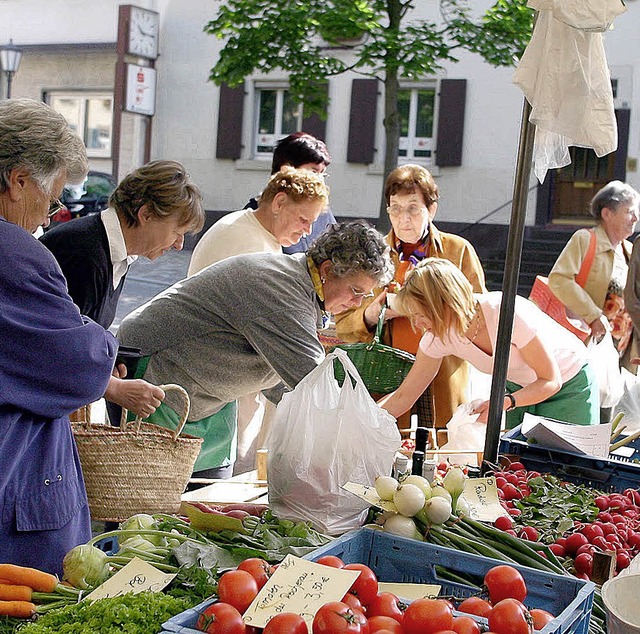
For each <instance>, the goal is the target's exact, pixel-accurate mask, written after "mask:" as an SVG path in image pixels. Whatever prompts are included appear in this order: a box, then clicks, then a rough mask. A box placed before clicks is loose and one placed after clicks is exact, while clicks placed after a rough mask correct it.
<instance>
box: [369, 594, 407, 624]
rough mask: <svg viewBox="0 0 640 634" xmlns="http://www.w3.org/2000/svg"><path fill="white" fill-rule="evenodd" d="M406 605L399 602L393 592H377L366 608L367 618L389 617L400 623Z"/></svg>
mask: <svg viewBox="0 0 640 634" xmlns="http://www.w3.org/2000/svg"><path fill="white" fill-rule="evenodd" d="M406 609H407V605H406V604H405V603H403V602H402V601H400V599H398V597H397V596H396V595H395V594H393V592H379V593H378V594H377V595H376V597H375V598H374V599H373V601H371V603H369V606H368V607H367V616H368V617H371V616H390V617H391V618H392V619H395V620H396V621H398V623H402V619H403V617H404V611H405V610H406Z"/></svg>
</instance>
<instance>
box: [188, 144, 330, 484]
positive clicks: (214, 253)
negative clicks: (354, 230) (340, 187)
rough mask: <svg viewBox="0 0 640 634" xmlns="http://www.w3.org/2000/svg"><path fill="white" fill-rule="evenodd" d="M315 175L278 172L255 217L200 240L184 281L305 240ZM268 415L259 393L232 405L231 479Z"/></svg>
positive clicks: (318, 182) (246, 466)
mask: <svg viewBox="0 0 640 634" xmlns="http://www.w3.org/2000/svg"><path fill="white" fill-rule="evenodd" d="M287 138H288V137H287ZM312 138H313V137H312ZM318 143H321V142H318ZM323 145H324V144H323ZM276 149H277V148H276ZM298 149H299V151H301V152H302V153H303V154H304V153H305V151H306V152H308V151H309V149H308V148H307V144H306V142H305V143H304V144H303V145H302V147H299V148H298ZM280 155H281V152H279V153H278V156H280ZM313 155H314V156H316V154H315V152H314V154H313ZM328 160H330V159H328ZM274 161H275V154H274ZM307 168H309V169H307ZM312 168H313V169H312ZM322 168H323V169H324V165H322ZM317 169H319V168H318V167H317V166H316V165H315V164H310V165H306V164H305V165H304V166H303V169H297V168H293V167H290V166H288V165H284V166H282V167H281V169H280V170H279V171H276V173H275V174H274V175H273V176H272V177H271V179H270V180H269V182H268V183H267V186H266V187H265V189H264V191H263V192H262V195H261V196H260V204H259V205H258V206H257V209H256V210H255V211H254V210H253V208H251V207H250V206H249V207H247V208H246V209H243V210H242V211H235V212H233V213H231V214H228V215H227V216H224V218H222V219H220V220H219V221H218V222H216V224H214V225H213V227H211V229H209V230H208V231H207V232H206V233H205V234H204V235H203V236H202V238H201V239H200V241H199V242H198V244H197V245H196V248H195V249H194V251H193V255H192V256H191V263H190V264H189V275H193V274H194V273H197V272H198V271H201V270H202V269H203V268H205V267H207V266H209V265H211V264H213V263H214V262H219V261H220V260H224V259H225V258H228V257H231V256H233V255H241V254H245V253H282V249H283V247H287V246H291V245H295V244H297V243H298V242H299V241H300V239H301V237H302V236H306V235H308V234H309V233H310V232H311V229H312V226H313V224H314V221H315V220H316V219H317V218H318V216H319V215H320V214H321V212H323V211H324V209H326V207H327V203H328V200H329V190H328V189H327V187H326V185H325V183H324V178H323V177H322V176H321V175H320V173H318V172H317ZM271 409H272V408H270V406H269V402H268V401H267V399H266V398H265V396H264V395H262V394H261V393H260V392H258V393H256V394H246V395H245V396H243V397H242V398H240V399H239V400H238V446H237V462H236V465H235V471H236V473H241V472H244V471H250V470H251V469H253V468H254V465H255V460H256V452H257V449H258V448H259V446H260V444H261V443H262V441H263V440H264V438H265V437H266V435H267V433H268V431H269V422H270V420H271V418H272V413H273V412H272V411H270V410H271Z"/></svg>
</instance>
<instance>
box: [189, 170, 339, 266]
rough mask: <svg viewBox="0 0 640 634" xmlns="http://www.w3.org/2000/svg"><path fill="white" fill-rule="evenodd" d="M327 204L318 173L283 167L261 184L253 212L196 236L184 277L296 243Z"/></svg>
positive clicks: (225, 220)
mask: <svg viewBox="0 0 640 634" xmlns="http://www.w3.org/2000/svg"><path fill="white" fill-rule="evenodd" d="M328 200H329V191H328V189H327V187H326V185H325V184H324V178H323V177H322V176H321V175H320V174H317V173H315V172H313V171H311V170H306V169H304V170H298V169H295V168H293V167H289V166H284V167H283V168H282V169H281V170H280V171H279V172H276V174H274V175H273V176H272V177H271V179H270V180H269V182H268V183H267V186H266V187H265V189H264V191H263V192H262V194H261V195H260V202H259V204H258V208H257V209H256V210H253V209H251V208H247V209H242V210H240V211H235V212H233V213H230V214H227V215H226V216H224V217H223V218H221V219H220V220H218V222H216V223H215V224H214V225H213V227H211V229H209V230H208V231H207V232H206V233H205V234H204V235H203V236H202V238H200V240H199V241H198V244H197V245H196V248H195V249H194V250H193V255H192V256H191V262H190V264H189V275H193V274H194V273H197V272H198V271H201V270H202V269H204V268H205V267H207V266H209V265H210V264H213V263H214V262H218V261H220V260H224V259H225V258H228V257H231V256H232V255H239V254H241V253H282V247H288V246H291V245H294V244H296V243H297V242H298V241H299V240H300V238H302V237H303V236H306V235H308V234H309V233H310V232H311V228H312V226H313V223H314V221H315V220H316V219H317V218H318V216H319V215H320V214H321V213H322V211H323V210H324V209H325V208H326V206H327V203H328Z"/></svg>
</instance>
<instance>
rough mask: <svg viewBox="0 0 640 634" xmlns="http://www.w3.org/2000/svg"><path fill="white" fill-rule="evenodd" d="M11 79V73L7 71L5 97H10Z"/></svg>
mask: <svg viewBox="0 0 640 634" xmlns="http://www.w3.org/2000/svg"><path fill="white" fill-rule="evenodd" d="M12 81H13V73H12V72H9V71H7V99H11V82H12Z"/></svg>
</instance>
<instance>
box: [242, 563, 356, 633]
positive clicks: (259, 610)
mask: <svg viewBox="0 0 640 634" xmlns="http://www.w3.org/2000/svg"><path fill="white" fill-rule="evenodd" d="M359 574H360V572H359V571H358V570H342V569H340V568H332V567H330V566H323V565H322V564H317V563H315V562H313V561H307V560H306V559H300V558H299V557H294V556H293V555H287V556H286V557H285V558H284V560H283V561H282V563H281V564H280V565H279V566H278V569H277V570H276V571H275V572H274V573H273V575H271V577H270V578H269V581H267V583H266V585H265V586H264V587H263V588H262V589H261V590H260V592H259V593H258V596H257V597H256V598H255V599H254V600H253V603H252V604H251V605H250V606H249V607H248V608H247V611H246V612H245V613H244V614H243V615H242V618H243V619H244V622H245V623H246V624H247V625H252V626H254V627H265V625H266V624H267V623H268V622H269V620H270V619H271V618H273V617H274V616H276V614H281V613H283V612H295V613H296V614H299V615H300V616H302V618H303V619H304V620H305V622H306V623H307V625H308V626H309V631H311V624H312V623H313V617H314V616H315V615H316V612H317V611H318V610H319V609H320V608H321V607H322V606H323V605H324V604H325V603H329V602H330V601H341V600H342V597H344V595H345V594H346V593H347V591H348V590H349V588H350V587H351V586H352V585H353V582H354V581H355V580H356V579H357V578H358V575H359Z"/></svg>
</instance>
